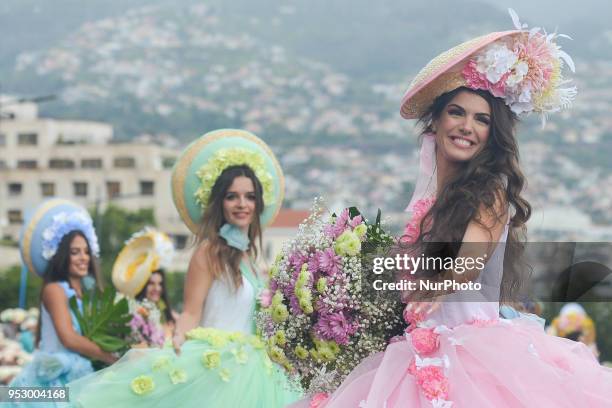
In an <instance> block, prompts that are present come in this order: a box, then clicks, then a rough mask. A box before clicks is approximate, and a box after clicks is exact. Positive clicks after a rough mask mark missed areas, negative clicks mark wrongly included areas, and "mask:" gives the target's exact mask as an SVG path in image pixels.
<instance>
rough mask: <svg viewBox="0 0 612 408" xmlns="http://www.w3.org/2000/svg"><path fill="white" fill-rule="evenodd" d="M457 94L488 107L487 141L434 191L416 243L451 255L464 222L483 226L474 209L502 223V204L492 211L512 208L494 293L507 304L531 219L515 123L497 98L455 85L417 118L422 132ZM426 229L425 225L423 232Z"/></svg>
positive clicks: (518, 278) (519, 277)
mask: <svg viewBox="0 0 612 408" xmlns="http://www.w3.org/2000/svg"><path fill="white" fill-rule="evenodd" d="M460 92H470V93H473V94H476V95H479V96H481V97H482V98H484V99H485V100H486V101H487V103H488V104H489V107H490V109H491V124H490V127H489V137H488V139H487V142H486V145H485V147H484V148H483V149H482V150H481V151H480V152H478V153H477V154H476V155H475V156H474V157H473V158H472V159H470V160H468V161H466V162H464V163H461V164H460V170H459V171H457V172H456V174H454V175H452V177H451V179H450V180H448V182H447V184H446V185H445V186H444V188H442V189H441V190H440V191H438V196H437V199H436V201H435V204H434V205H433V207H432V208H431V209H430V211H429V212H428V214H427V215H426V216H425V217H423V220H422V221H421V231H423V233H422V234H421V236H420V237H419V240H420V241H421V242H439V243H449V244H451V246H454V248H455V252H456V250H458V247H459V246H460V244H461V241H462V239H463V236H464V234H465V231H466V229H467V226H468V223H469V222H470V221H475V222H477V223H479V224H480V225H482V226H483V227H485V228H487V227H486V226H484V225H483V224H482V222H481V221H480V220H479V219H478V217H477V214H478V211H479V209H480V208H482V207H484V208H485V209H486V210H487V211H491V212H492V213H493V214H494V215H495V216H496V217H497V218H498V219H500V220H503V218H502V217H504V216H505V210H506V208H505V206H504V208H503V210H504V213H502V214H500V213H499V211H498V210H497V209H496V205H497V206H498V207H499V202H500V198H501V201H502V202H503V203H504V204H507V205H509V206H510V207H509V208H513V209H514V215H512V218H511V219H510V225H509V230H508V238H507V240H506V253H505V257H504V275H503V278H502V284H501V294H500V298H501V299H500V300H501V301H502V302H503V301H509V300H511V299H512V298H513V297H514V296H516V294H517V292H518V291H519V290H520V287H521V284H522V283H523V280H524V276H523V274H524V273H525V272H527V268H525V267H524V266H521V265H520V262H519V261H520V259H521V254H522V252H523V247H524V245H523V243H522V240H524V237H525V234H526V226H525V223H526V222H527V220H528V219H529V217H530V215H531V206H530V205H529V203H528V202H527V200H525V199H524V198H523V197H522V195H521V193H522V191H523V188H524V187H525V176H524V175H523V173H522V171H521V169H520V167H519V149H518V144H517V141H516V138H515V136H514V132H515V127H516V123H517V121H518V119H517V117H516V115H515V114H514V113H513V112H512V111H511V110H510V108H509V107H508V106H507V105H506V104H505V103H504V101H503V100H502V99H501V98H496V97H494V96H493V95H492V94H491V93H489V92H488V91H484V90H472V89H469V88H465V87H460V88H457V89H455V90H453V91H451V92H447V93H445V94H443V95H441V96H439V97H438V98H437V99H436V100H435V101H434V103H433V104H432V105H431V107H430V108H429V110H428V111H427V112H426V113H425V114H423V115H422V116H421V117H420V118H419V123H420V124H421V125H422V134H425V133H430V132H432V131H433V129H432V124H433V122H434V121H435V120H437V119H439V118H440V116H441V115H442V112H443V111H444V109H445V108H446V106H447V105H448V104H449V103H450V102H451V101H452V100H453V98H454V97H455V96H456V95H457V94H458V93H460ZM426 225H429V226H430V227H429V228H425V226H426ZM453 244H454V245H453ZM457 244H459V245H457ZM426 247H428V245H426ZM433 247H435V246H433ZM426 252H427V250H426ZM430 255H433V254H430ZM455 255H456V253H455Z"/></svg>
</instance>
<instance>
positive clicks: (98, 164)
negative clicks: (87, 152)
mask: <svg viewBox="0 0 612 408" xmlns="http://www.w3.org/2000/svg"><path fill="white" fill-rule="evenodd" d="M81 167H82V168H84V169H101V168H102V159H83V160H81Z"/></svg>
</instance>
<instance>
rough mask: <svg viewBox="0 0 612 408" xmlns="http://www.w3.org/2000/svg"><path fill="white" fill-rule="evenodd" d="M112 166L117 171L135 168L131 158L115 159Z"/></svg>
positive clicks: (134, 161)
mask: <svg viewBox="0 0 612 408" xmlns="http://www.w3.org/2000/svg"><path fill="white" fill-rule="evenodd" d="M113 164H114V166H115V167H116V168H118V169H133V168H134V167H136V160H134V158H133V157H115V160H114V161H113Z"/></svg>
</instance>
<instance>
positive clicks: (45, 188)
mask: <svg viewBox="0 0 612 408" xmlns="http://www.w3.org/2000/svg"><path fill="white" fill-rule="evenodd" d="M40 193H41V194H42V196H43V197H53V196H54V195H55V183H47V182H43V183H40Z"/></svg>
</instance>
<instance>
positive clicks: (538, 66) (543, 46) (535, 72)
mask: <svg viewBox="0 0 612 408" xmlns="http://www.w3.org/2000/svg"><path fill="white" fill-rule="evenodd" d="M514 52H515V53H516V54H517V55H518V58H519V61H524V62H526V63H527V66H528V67H529V70H528V71H527V75H526V76H525V78H524V79H523V83H524V84H529V86H530V88H531V90H532V92H534V93H538V92H542V90H543V89H544V88H546V86H547V82H548V80H549V79H550V76H551V74H552V72H553V69H554V65H553V64H554V56H553V55H552V54H551V52H550V44H549V43H548V42H547V41H546V36H544V35H542V34H539V33H538V34H535V35H531V36H527V37H526V40H524V41H517V43H516V44H515V46H514ZM523 86H525V85H523Z"/></svg>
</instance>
